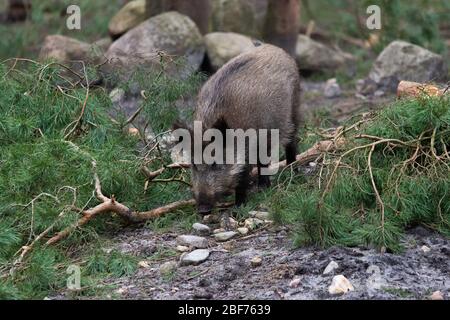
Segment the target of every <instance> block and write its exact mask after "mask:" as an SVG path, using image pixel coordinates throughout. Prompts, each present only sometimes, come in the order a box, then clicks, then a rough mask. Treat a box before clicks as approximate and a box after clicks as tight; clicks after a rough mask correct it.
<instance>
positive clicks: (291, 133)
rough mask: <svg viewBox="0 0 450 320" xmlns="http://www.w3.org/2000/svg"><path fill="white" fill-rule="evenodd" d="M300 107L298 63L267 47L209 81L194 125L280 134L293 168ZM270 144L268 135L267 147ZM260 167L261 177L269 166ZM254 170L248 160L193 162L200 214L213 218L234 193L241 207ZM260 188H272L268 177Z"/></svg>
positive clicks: (238, 59)
mask: <svg viewBox="0 0 450 320" xmlns="http://www.w3.org/2000/svg"><path fill="white" fill-rule="evenodd" d="M299 108H300V77H299V73H298V68H297V64H296V62H295V61H294V59H292V58H291V56H289V55H288V54H287V53H286V52H285V51H283V50H282V49H280V48H278V47H275V46H272V45H268V44H263V45H259V46H257V47H255V49H254V50H251V51H249V52H247V53H244V54H241V55H239V56H238V57H236V58H234V59H232V60H231V61H229V62H228V63H227V64H225V65H224V66H223V67H222V68H221V69H220V70H218V72H217V73H216V74H214V75H213V76H212V77H211V78H210V79H209V80H208V81H207V82H206V83H205V85H204V86H203V87H202V89H201V91H200V93H199V95H198V99H197V105H196V109H195V112H194V121H198V122H201V123H202V127H203V130H204V131H206V130H208V129H211V128H214V129H219V130H220V131H221V132H223V133H224V136H225V132H226V130H227V129H242V130H248V129H254V130H261V129H267V130H274V129H275V130H278V132H279V146H282V147H284V148H285V153H286V158H287V162H288V163H289V164H290V163H292V162H294V161H295V159H296V155H297V131H298V127H299V124H300V122H301V113H300V110H299ZM194 143H195V142H194ZM271 143H272V141H270V136H269V141H268V144H269V145H268V148H270V145H271ZM227 146H228V145H227ZM224 148H225V147H224ZM248 151H249V147H248V145H247V147H246V150H245V151H242V150H240V151H238V153H239V152H240V153H242V152H245V153H248ZM247 156H248V155H247ZM246 159H248V158H246ZM256 166H257V167H258V172H259V173H261V169H262V168H264V167H265V166H268V164H267V163H264V164H262V163H261V162H260V160H259V158H258V162H257V164H256ZM251 168H252V166H251V165H250V164H249V163H247V162H246V163H245V164H242V163H241V164H238V163H233V164H229V163H227V164H216V163H213V164H209V165H208V164H204V163H203V164H193V165H192V189H193V193H194V197H195V199H196V202H197V208H198V212H199V213H200V214H209V213H210V212H211V211H212V210H213V208H214V207H215V206H216V204H217V203H218V202H220V201H222V200H223V199H224V197H225V196H228V195H232V194H233V192H234V193H235V197H236V205H241V204H243V203H244V202H245V201H246V194H247V189H248V187H249V178H250V171H251V170H250V169H251ZM258 184H259V185H260V186H266V185H269V184H270V179H269V177H268V176H264V175H261V174H259V178H258Z"/></svg>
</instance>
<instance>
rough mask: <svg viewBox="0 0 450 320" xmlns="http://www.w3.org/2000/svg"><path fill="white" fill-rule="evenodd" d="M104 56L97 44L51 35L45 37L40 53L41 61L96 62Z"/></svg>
mask: <svg viewBox="0 0 450 320" xmlns="http://www.w3.org/2000/svg"><path fill="white" fill-rule="evenodd" d="M102 54H103V52H101V49H100V48H99V47H98V46H97V45H96V44H89V43H86V42H82V41H79V40H77V39H73V38H70V37H66V36H61V35H50V36H47V37H45V40H44V44H43V45H42V47H41V51H40V53H39V60H41V61H44V60H55V61H58V62H70V61H84V62H90V61H94V62H95V61H97V60H98V59H99V58H100V56H101V55H102Z"/></svg>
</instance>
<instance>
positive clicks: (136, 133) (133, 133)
mask: <svg viewBox="0 0 450 320" xmlns="http://www.w3.org/2000/svg"><path fill="white" fill-rule="evenodd" d="M128 134H129V135H130V136H133V137H137V136H139V130H138V129H136V128H129V129H128Z"/></svg>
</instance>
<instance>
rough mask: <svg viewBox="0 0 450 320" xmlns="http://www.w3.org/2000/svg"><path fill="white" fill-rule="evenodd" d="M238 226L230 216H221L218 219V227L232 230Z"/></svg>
mask: <svg viewBox="0 0 450 320" xmlns="http://www.w3.org/2000/svg"><path fill="white" fill-rule="evenodd" d="M238 227H239V223H238V222H237V221H236V220H234V219H233V218H232V217H223V218H222V221H220V228H222V229H224V230H233V229H237V228H238Z"/></svg>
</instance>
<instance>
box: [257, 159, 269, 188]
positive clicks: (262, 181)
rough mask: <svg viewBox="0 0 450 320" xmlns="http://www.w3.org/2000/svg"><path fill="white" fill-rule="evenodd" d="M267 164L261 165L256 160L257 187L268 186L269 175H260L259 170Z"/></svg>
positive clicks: (266, 166)
mask: <svg viewBox="0 0 450 320" xmlns="http://www.w3.org/2000/svg"><path fill="white" fill-rule="evenodd" d="M268 167H269V166H268V165H262V164H261V163H259V161H258V187H259V188H269V187H270V177H269V176H268V175H262V174H261V170H262V169H263V168H268Z"/></svg>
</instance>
